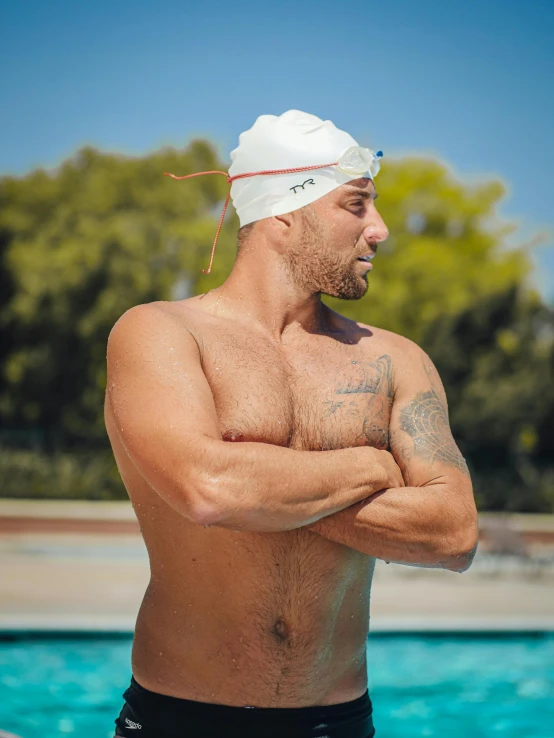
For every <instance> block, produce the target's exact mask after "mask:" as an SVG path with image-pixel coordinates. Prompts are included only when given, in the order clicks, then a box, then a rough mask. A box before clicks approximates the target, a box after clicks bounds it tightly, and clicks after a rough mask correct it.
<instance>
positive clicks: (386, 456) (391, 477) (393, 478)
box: [376, 449, 404, 489]
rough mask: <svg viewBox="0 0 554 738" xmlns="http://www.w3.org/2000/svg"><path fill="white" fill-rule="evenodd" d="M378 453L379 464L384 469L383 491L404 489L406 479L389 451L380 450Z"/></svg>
mask: <svg viewBox="0 0 554 738" xmlns="http://www.w3.org/2000/svg"><path fill="white" fill-rule="evenodd" d="M376 451H377V454H378V455H379V456H378V459H379V462H380V463H381V464H382V465H383V467H384V473H385V484H384V485H383V489H389V488H391V487H392V488H396V487H404V478H403V476H402V472H401V471H400V467H399V466H398V464H397V463H396V460H395V458H394V456H393V455H392V454H391V453H389V451H381V450H379V449H376Z"/></svg>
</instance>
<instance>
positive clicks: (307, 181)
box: [290, 179, 315, 195]
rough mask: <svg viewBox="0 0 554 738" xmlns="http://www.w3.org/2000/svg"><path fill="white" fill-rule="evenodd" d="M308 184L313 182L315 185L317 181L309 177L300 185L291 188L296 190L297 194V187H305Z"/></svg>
mask: <svg viewBox="0 0 554 738" xmlns="http://www.w3.org/2000/svg"><path fill="white" fill-rule="evenodd" d="M307 184H313V185H315V182H314V181H313V179H307V180H306V181H305V182H302V184H299V185H294V187H291V188H290V189H291V190H292V191H293V192H294V194H295V195H296V190H297V189H298V188H299V187H301V188H302V189H304V187H305V185H307Z"/></svg>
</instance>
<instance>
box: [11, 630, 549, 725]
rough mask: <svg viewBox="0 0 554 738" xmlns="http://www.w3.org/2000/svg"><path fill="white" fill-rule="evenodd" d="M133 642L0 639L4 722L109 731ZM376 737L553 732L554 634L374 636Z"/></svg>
mask: <svg viewBox="0 0 554 738" xmlns="http://www.w3.org/2000/svg"><path fill="white" fill-rule="evenodd" d="M130 651H131V640H130V638H129V637H121V638H110V639H107V638H101V637H100V638H81V639H67V638H63V639H53V638H47V639H40V638H31V639H21V640H12V641H0V729H3V730H7V731H10V732H13V733H16V734H18V735H20V736H21V737H22V738H65V736H72V735H73V736H77V735H78V736H87V738H112V736H113V731H112V725H113V720H114V718H115V716H116V714H117V713H118V712H119V709H120V707H121V704H122V700H121V693H122V692H123V690H124V689H125V688H126V687H127V684H128V681H129V677H130V672H129V663H130ZM368 662H369V664H370V669H369V677H370V688H371V697H372V699H373V703H374V708H375V724H376V727H377V736H378V738H397V737H398V738H416V737H417V738H419V736H441V738H445V737H448V738H485V737H486V738H490V737H491V736H499V737H502V738H508V737H509V738H516V737H517V738H554V636H528V637H524V636H511V637H492V638H491V637H486V636H481V637H478V636H475V637H473V636H472V637H456V636H389V635H387V636H383V635H379V636H372V637H370V639H369V641H368Z"/></svg>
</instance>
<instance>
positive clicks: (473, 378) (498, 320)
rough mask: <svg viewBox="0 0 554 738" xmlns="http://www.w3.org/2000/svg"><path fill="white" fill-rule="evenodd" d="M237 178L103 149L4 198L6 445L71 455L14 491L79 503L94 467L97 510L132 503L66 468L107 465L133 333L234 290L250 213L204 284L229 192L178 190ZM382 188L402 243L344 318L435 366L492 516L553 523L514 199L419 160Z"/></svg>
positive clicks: (536, 308)
mask: <svg viewBox="0 0 554 738" xmlns="http://www.w3.org/2000/svg"><path fill="white" fill-rule="evenodd" d="M225 169H226V166H225V164H223V163H222V162H220V161H218V157H217V154H216V152H215V150H214V148H213V147H212V146H211V145H210V144H209V143H208V142H205V141H194V142H193V143H191V144H190V146H188V148H187V149H185V150H183V151H176V150H173V149H163V150H161V151H158V152H155V153H154V154H151V155H148V156H144V157H137V158H129V157H123V156H117V155H111V154H103V153H101V152H98V151H95V150H94V149H90V148H86V149H82V150H81V151H79V152H77V153H76V154H75V156H73V157H72V158H71V159H69V160H68V161H66V162H64V163H63V164H62V165H61V166H60V167H59V168H58V169H56V170H54V171H51V172H44V171H41V170H38V171H35V172H32V173H31V174H29V175H27V176H25V177H22V178H14V177H5V178H3V179H2V180H0V328H1V336H0V419H1V423H2V427H3V428H4V430H6V429H7V431H8V433H6V434H5V435H4V436H3V437H2V436H1V435H0V442H1V441H2V438H4V440H6V438H7V439H8V440H10V441H11V443H12V445H14V444H16V445H17V444H18V443H19V445H22V446H23V445H25V439H28V438H31V439H35V440H36V442H37V443H38V444H39V446H41V448H43V449H45V450H47V451H49V452H52V451H54V450H56V451H57V453H56V454H55V455H53V456H51V457H48V456H45V457H42V456H41V457H40V458H37V459H36V463H34V462H33V463H31V462H30V457H29V456H28V455H25V454H23V455H22V452H19V451H18V452H17V454H16V455H15V456H14V457H13V468H14V470H15V471H16V472H17V474H15V475H14V477H13V478H17V479H23V478H25V479H28V480H29V485H31V486H33V488H35V489H37V490H39V491H38V492H37V494H42V492H40V490H44V484H43V483H42V482H41V481H40V480H41V479H43V477H44V469H45V468H46V467H47V466H48V465H49V464H50V466H48V468H49V469H51V472H50V476H49V479H51V480H53V479H54V478H58V477H59V478H60V479H62V476H63V481H62V483H61V487H60V488H63V494H64V495H68V494H70V490H71V488H72V481H71V480H72V479H73V477H72V475H74V474H77V473H78V470H79V468H81V466H83V468H84V466H86V469H87V472H86V475H85V476H86V478H85V476H83V479H82V480H81V479H79V481H78V483H76V490H77V489H78V490H80V491H79V492H78V493H79V494H82V495H87V496H98V494H97V493H96V492H94V490H93V488H95V487H96V486H97V484H98V482H97V480H98V479H100V478H102V475H104V474H105V476H106V489H107V490H112V491H110V492H109V494H110V495H112V496H117V495H121V494H122V490H121V487H118V485H117V481H116V477H114V474H113V465H112V466H109V465H106V463H107V462H106V461H105V459H106V457H102V459H103V460H102V459H100V458H99V459H98V461H96V460H95V459H94V458H93V457H90V456H86V458H85V456H83V457H82V458H83V461H82V463H81V461H79V460H77V461H75V459H76V458H77V457H75V458H73V460H72V459H67V458H65V457H64V456H63V452H67V451H68V450H73V451H74V452H75V451H76V450H79V453H80V454H83V453H84V454H87V453H88V449H91V448H98V449H106V447H107V438H106V434H105V429H104V423H103V412H102V410H103V395H104V388H105V381H106V373H105V372H106V367H105V351H106V342H107V338H108V334H109V331H110V329H111V327H112V325H113V324H114V323H115V321H116V320H117V319H118V318H119V316H120V315H121V314H122V313H123V312H125V310H126V309H128V308H129V307H131V306H133V305H136V304H138V303H144V302H150V301H153V300H172V299H181V298H183V297H186V296H188V295H190V294H194V293H198V292H204V291H206V290H208V289H211V288H213V287H215V286H217V285H218V284H220V283H221V282H222V281H223V280H224V279H225V278H226V277H227V275H228V274H229V272H230V270H231V268H232V265H233V261H234V258H235V253H236V237H235V236H236V231H237V228H238V220H237V217H236V215H235V214H234V212H233V211H232V208H231V209H230V213H229V215H228V217H227V219H226V222H225V225H224V227H223V230H222V233H221V236H220V239H219V242H218V247H217V253H216V259H215V262H214V266H213V269H212V272H211V274H209V275H205V274H203V273H202V268H205V267H207V264H208V262H209V256H210V250H211V245H212V241H213V237H214V234H215V228H216V222H217V218H218V217H219V213H220V208H221V205H222V202H223V200H224V198H225V196H226V194H227V192H228V187H229V185H228V184H227V182H226V181H225V178H224V177H219V176H211V177H210V176H206V177H199V178H194V179H192V180H188V181H184V182H174V181H173V180H170V179H168V178H166V177H164V176H163V172H164V171H171V172H175V173H176V174H188V173H193V172H198V171H204V170H225ZM376 183H377V187H378V190H379V195H380V199H379V201H378V205H379V208H380V211H381V213H382V215H383V217H384V219H385V221H386V223H387V224H388V226H389V229H390V233H391V236H390V238H389V239H388V241H387V242H385V243H384V244H381V246H380V248H379V255H378V258H377V259H376V261H375V262H374V264H375V267H376V268H375V269H374V271H373V272H372V273H371V275H370V277H369V280H370V281H369V284H370V287H369V290H368V293H367V295H366V296H365V297H364V298H363V299H362V300H360V301H356V302H345V301H338V300H334V299H331V298H325V300H326V302H327V303H328V304H330V305H331V306H332V307H334V308H336V309H337V310H338V311H339V312H341V313H343V314H345V315H348V316H350V317H352V318H355V319H356V320H360V321H363V322H366V323H370V324H373V325H377V326H381V327H384V328H388V329H390V330H393V331H396V332H398V333H401V334H403V335H405V336H408V337H410V338H412V339H413V340H415V341H417V342H418V343H420V344H421V345H422V346H423V347H424V348H425V349H426V350H427V351H428V352H429V353H430V355H431V356H432V357H433V359H434V360H435V361H436V363H437V366H438V368H439V371H440V372H441V375H442V376H443V379H444V382H445V385H446V389H447V393H448V396H449V399H450V406H451V414H452V422H453V427H454V431H455V434H456V437H457V439H458V440H459V442H460V445H461V447H462V450H463V451H464V453H465V454H466V455H467V456H468V459H469V462H470V465H471V467H472V470H473V471H474V472H475V475H476V482H477V485H476V486H477V490H478V494H479V499H480V501H481V503H482V506H485V507H493V508H497V509H500V508H502V507H508V508H511V509H516V508H517V509H534V510H552V509H553V505H554V491H553V489H554V469H553V467H552V462H551V461H550V459H551V458H552V456H553V454H552V451H553V449H552V440H551V439H552V438H554V398H553V395H552V388H551V382H550V377H551V376H552V369H553V368H554V367H553V343H552V336H553V333H554V331H553V318H552V310H551V309H549V308H547V307H546V306H544V305H542V304H541V302H540V300H539V299H538V298H537V296H536V295H534V294H533V292H532V291H530V290H529V289H528V287H527V286H526V283H525V275H526V273H527V272H528V270H529V262H528V260H527V258H526V256H525V253H524V251H523V249H513V248H512V249H509V248H506V245H505V244H506V237H507V235H508V234H509V233H510V232H511V227H510V226H509V225H506V224H505V223H502V222H500V220H499V218H498V217H497V206H498V203H499V202H500V200H501V198H502V197H503V195H504V188H503V186H502V184H501V183H499V182H486V183H480V184H475V185H468V184H464V183H462V182H460V181H458V180H457V179H456V178H455V177H454V176H453V174H452V173H451V172H450V171H449V169H448V168H447V167H446V166H444V165H442V164H440V163H439V162H437V161H434V160H429V159H416V158H408V159H402V160H398V161H388V160H387V161H386V162H385V163H384V166H383V169H382V172H381V173H380V175H379V177H378V179H377V182H376ZM17 432H19V433H20V436H17ZM27 445H28V444H27ZM48 458H51V459H52V461H51V463H50V462H49V461H48ZM80 458H81V457H79V459H80ZM10 463H12V462H11V461H9V460H8V461H5V463H4V466H3V468H2V470H1V471H2V473H3V474H4V475H6V476H9V469H8V468H7V466H6V464H7V465H8V466H9V465H10ZM110 463H111V462H110ZM10 468H11V467H10ZM103 470H107V471H103ZM26 474H27V476H25V475H26ZM17 475H19V476H17ZM49 484H50V483H49ZM52 484H53V482H52ZM12 493H14V492H13V490H12ZM102 494H103V493H102ZM100 496H102V495H100Z"/></svg>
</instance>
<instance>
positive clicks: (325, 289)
mask: <svg viewBox="0 0 554 738" xmlns="http://www.w3.org/2000/svg"><path fill="white" fill-rule="evenodd" d="M379 155H380V153H379ZM377 156H378V155H375V154H374V153H373V152H371V151H369V150H368V149H361V148H360V147H359V146H358V144H357V143H356V141H355V140H354V139H353V138H352V137H351V136H350V135H349V134H347V133H345V132H344V131H341V130H339V129H338V128H336V127H335V126H334V125H333V124H332V123H331V121H322V120H320V119H319V118H316V117H315V116H313V115H308V114H306V113H302V112H300V111H297V110H289V111H288V112H287V113H284V114H283V115H281V116H279V117H277V116H270V115H264V116H260V117H259V118H258V119H257V120H256V122H255V124H254V126H253V127H252V128H251V129H250V130H248V131H246V132H245V133H243V134H241V136H240V139H239V146H238V147H237V148H236V149H235V150H234V151H233V152H231V159H232V161H233V163H232V165H231V167H230V169H229V175H230V176H231V177H232V178H235V177H237V175H239V177H238V179H233V184H232V188H231V196H232V198H233V203H234V205H235V208H236V210H237V213H238V215H239V219H240V222H241V229H240V231H239V254H241V253H244V252H245V251H246V250H247V251H248V252H249V253H251V251H250V249H245V246H246V245H247V244H252V245H253V246H254V245H255V244H256V243H257V244H260V243H265V244H266V245H267V246H269V247H270V248H271V249H272V250H274V251H276V252H278V253H279V254H280V259H281V261H282V263H284V265H285V267H286V269H287V271H288V272H289V274H290V276H291V277H292V278H293V281H294V282H295V283H297V284H298V286H299V287H301V288H302V289H304V290H307V291H309V292H310V293H316V292H322V293H325V294H329V295H332V296H335V297H341V298H343V299H351V300H352V299H359V298H360V297H362V296H363V295H364V294H365V292H366V291H367V280H366V276H367V273H368V271H369V268H370V266H371V265H370V264H369V262H367V261H366V262H364V261H361V260H360V258H364V257H365V258H368V257H372V256H373V255H374V254H375V251H376V249H377V243H379V242H380V241H384V240H385V239H386V238H387V236H388V231H387V229H386V226H385V224H384V223H383V220H382V219H381V216H380V215H379V213H378V212H377V210H376V208H375V204H374V201H375V198H376V192H375V186H374V183H373V180H372V177H373V176H375V174H376V173H377V171H378V159H377ZM337 162H338V166H337ZM299 168H305V171H302V172H298V171H294V172H286V171H285V172H283V173H280V174H261V175H256V176H245V177H240V175H243V174H245V173H252V172H260V171H262V172H263V171H266V170H288V169H291V170H298V169H299ZM366 170H368V171H366ZM362 172H363V174H362ZM258 255H259V254H258Z"/></svg>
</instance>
